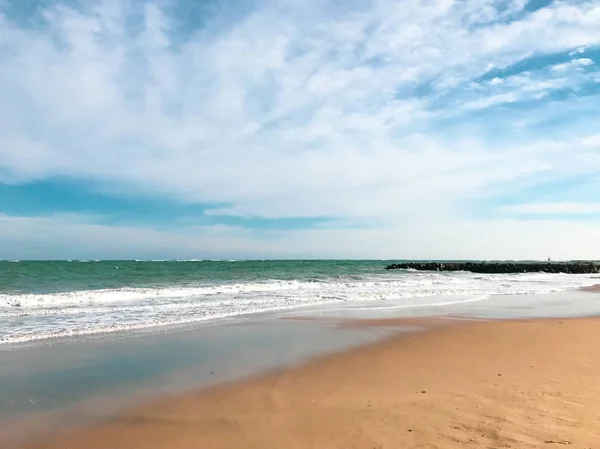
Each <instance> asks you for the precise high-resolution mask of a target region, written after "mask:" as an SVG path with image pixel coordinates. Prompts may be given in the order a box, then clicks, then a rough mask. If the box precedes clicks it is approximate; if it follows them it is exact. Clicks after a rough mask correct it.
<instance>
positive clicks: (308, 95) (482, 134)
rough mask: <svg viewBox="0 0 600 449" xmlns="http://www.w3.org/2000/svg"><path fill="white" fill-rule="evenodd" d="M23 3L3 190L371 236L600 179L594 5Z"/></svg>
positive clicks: (7, 106)
mask: <svg viewBox="0 0 600 449" xmlns="http://www.w3.org/2000/svg"><path fill="white" fill-rule="evenodd" d="M10 5H11V8H9V7H6V6H5V7H2V6H1V4H0V64H1V66H2V70H1V71H0V182H5V183H11V184H27V183H31V182H34V181H39V180H47V179H53V178H67V179H77V180H83V181H89V182H90V183H92V182H93V185H94V186H96V187H95V188H97V189H100V190H102V191H103V192H108V193H110V194H114V195H119V194H121V193H124V192H127V193H128V194H131V193H132V192H133V193H137V194H144V195H157V196H160V197H161V198H169V199H170V200H171V201H173V202H183V203H190V204H204V205H209V206H207V208H206V212H205V213H206V215H209V216H211V217H219V216H223V217H225V216H239V217H256V218H261V219H278V218H288V219H289V218H297V217H303V218H307V217H315V218H326V219H330V220H332V222H335V223H340V224H341V226H343V227H345V226H360V227H365V226H366V227H371V228H372V229H374V230H376V229H386V228H389V226H390V224H391V223H397V222H398V221H399V220H400V221H403V220H406V221H411V222H412V221H419V220H426V219H427V220H440V221H445V220H446V221H449V222H455V221H456V220H459V221H461V222H462V221H463V220H467V219H468V218H469V210H470V209H471V208H472V207H473V206H471V205H472V204H477V205H478V207H480V208H482V209H483V210H484V211H485V210H488V209H489V210H492V209H494V210H498V209H495V208H494V206H493V205H492V204H491V201H492V200H493V199H494V198H496V197H499V196H507V195H508V196H511V199H510V202H512V203H515V204H521V203H522V201H519V198H518V196H519V194H520V193H521V192H523V191H526V190H527V189H531V188H534V187H536V186H538V185H540V184H543V183H548V182H560V181H561V180H564V179H568V178H572V177H575V176H579V177H590V176H594V175H595V174H597V173H598V172H600V156H599V155H600V144H599V143H598V142H597V136H596V137H594V136H595V131H594V123H597V119H598V114H600V111H599V109H598V107H597V106H595V105H597V104H598V102H597V95H598V93H599V92H600V83H598V81H597V80H598V77H599V76H600V68H599V66H598V64H599V63H600V60H599V59H598V51H597V50H598V48H599V47H600V2H598V1H582V2H577V4H569V3H567V2H555V3H552V4H550V6H547V7H544V8H541V9H537V10H535V11H529V10H527V2H525V1H522V0H516V1H508V0H507V1H495V0H474V1H469V2H458V1H451V0H438V1H420V0H408V1H405V2H402V3H401V4H399V3H398V2H393V1H388V0H373V1H369V2H349V3H348V4H344V5H341V4H339V3H337V2H328V1H325V2H308V3H305V4H302V5H301V4H299V3H297V4H296V3H291V4H290V3H289V2H285V1H282V0H281V1H280V0H269V1H266V0H265V1H258V2H252V3H248V4H245V5H244V6H243V7H242V8H240V9H238V10H232V9H230V8H227V7H226V4H225V3H224V2H223V3H219V2H217V3H215V7H214V8H212V9H206V10H202V11H197V10H192V9H191V5H192V3H190V4H189V5H187V4H186V2H172V1H158V0H157V1H155V0H150V1H147V2H144V3H143V7H142V6H140V5H141V4H140V3H139V2H133V1H116V0H105V1H100V2H93V3H87V2H81V3H77V2H76V3H75V4H72V3H70V2H69V3H67V2H60V1H57V2H54V3H52V2H51V3H49V6H44V7H42V9H38V10H36V11H34V12H29V13H28V15H27V16H26V17H25V19H24V18H23V17H18V16H17V15H15V11H17V10H18V5H17V3H14V4H13V3H11V4H10ZM15 5H17V6H15ZM182 5H183V6H182ZM186 5H187V6H189V8H190V11H193V12H192V13H191V14H193V15H192V16H186V9H185V8H186ZM182 8H183V9H182ZM198 24H199V25H198ZM536 58H538V59H539V58H547V60H546V62H545V63H544V64H538V65H537V66H536V65H535V64H533V63H532V62H531V61H535V60H536ZM528 64H529V66H528ZM586 98H591V100H590V101H589V102H586ZM575 118H577V124H576V125H572V126H570V125H569V124H568V123H570V122H569V120H574V119H575ZM595 138H596V140H594V139H595ZM487 200H489V201H490V204H489V205H487V204H486V201H487ZM580 201H582V200H581V199H580V198H578V197H577V194H576V193H575V194H574V195H573V198H570V203H573V204H577V203H579V202H580ZM547 202H548V201H546V203H547ZM515 207H517V208H518V207H519V206H515ZM582 207H583V206H582ZM559 209H560V208H559ZM502 210H503V211H504V212H506V213H508V212H509V211H510V208H507V209H502ZM515 210H516V209H513V210H512V212H515ZM72 212H73V213H77V212H78V211H77V210H74V211H72ZM558 212H559V213H562V212H560V210H558ZM567 212H568V211H567ZM373 232H375V231H373ZM382 232H383V231H382ZM248 238H255V237H251V236H249V237H248ZM424 245H429V243H424ZM317 247H318V246H317ZM317 247H315V248H317Z"/></svg>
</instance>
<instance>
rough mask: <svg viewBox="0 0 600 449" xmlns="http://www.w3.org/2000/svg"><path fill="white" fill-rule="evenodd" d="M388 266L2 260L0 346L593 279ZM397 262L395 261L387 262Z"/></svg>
mask: <svg viewBox="0 0 600 449" xmlns="http://www.w3.org/2000/svg"><path fill="white" fill-rule="evenodd" d="M389 262H390V261H381V260H369V261H351V260H342V261H335V260H286V261H281V260H279V261H273V260H264V261H72V262H69V261H47V262H43V261H39V262H27V261H22V262H17V261H15V262H6V261H5V262H0V344H2V343H18V342H25V341H32V340H40V339H48V338H57V337H65V336H78V335H88V334H97V333H105V332H112V331H120V330H129V329H140V328H153V327H160V326H165V325H172V324H183V323H193V322H202V321H209V320H219V319H221V320H224V319H226V320H231V319H242V318H243V317H244V316H245V315H248V314H256V313H265V312H273V311H283V310H290V309H299V308H303V307H306V306H319V305H324V304H333V303H348V304H352V303H357V304H358V303H361V304H372V305H373V307H375V306H376V304H378V302H380V301H394V302H395V304H397V306H398V307H400V308H402V310H405V313H406V314H407V315H410V314H413V315H414V314H415V313H414V310H416V309H419V308H421V309H422V308H427V307H431V306H432V305H435V306H436V307H442V308H450V307H456V306H457V305H459V304H472V303H473V302H477V301H482V300H485V299H486V298H489V297H490V295H497V294H507V295H515V294H527V293H548V292H553V291H560V290H564V289H568V288H573V287H578V286H581V285H592V284H595V283H598V280H597V279H596V280H594V279H593V278H592V277H590V276H585V275H565V274H544V273H523V274H508V275H507V274H504V275H482V274H475V273H465V272H452V273H450V272H416V271H409V270H393V271H386V270H385V269H384V268H385V266H386V265H387V264H388V263H389ZM394 262H395V261H394Z"/></svg>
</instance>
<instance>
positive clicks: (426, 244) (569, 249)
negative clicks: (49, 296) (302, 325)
mask: <svg viewBox="0 0 600 449" xmlns="http://www.w3.org/2000/svg"><path fill="white" fill-rule="evenodd" d="M0 226H1V227H2V230H3V232H2V233H0V259H27V258H38V259H39V258H41V259H44V258H55V257H57V254H58V255H59V256H60V257H63V258H65V259H74V260H77V259H92V260H93V259H105V258H130V259H163V258H178V259H179V258H190V259H192V258H194V259H202V258H204V259H209V258H224V259H229V258H311V257H315V256H319V257H329V258H374V259H378V258H389V259H399V258H401V259H402V258H403V259H418V258H422V259H453V258H464V259H543V260H545V259H546V258H547V257H551V258H552V259H554V260H560V259H578V258H581V259H594V258H597V257H598V253H599V252H600V222H599V221H590V222H575V223H569V222H567V221H550V220H540V221H531V222H527V221H516V220H497V221H485V220H482V221H471V222H467V221H463V220H458V221H457V220H448V221H445V222H435V221H427V222H418V221H414V222H408V223H404V224H400V225H399V224H396V225H395V226H393V227H389V228H385V229H310V230H293V231H270V232H268V233H267V232H262V231H257V230H248V229H242V228H235V227H225V226H218V227H190V228H185V229H180V230H177V231H157V230H152V229H148V228H143V227H123V226H104V225H97V224H93V223H92V222H89V221H88V219H86V218H85V217H73V216H65V217H60V216H59V217H48V218H18V217H3V216H1V215H0ZM315 248H318V249H319V252H318V253H316V252H315Z"/></svg>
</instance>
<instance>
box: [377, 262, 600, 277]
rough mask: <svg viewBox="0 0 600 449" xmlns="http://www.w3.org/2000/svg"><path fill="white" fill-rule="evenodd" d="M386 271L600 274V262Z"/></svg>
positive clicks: (420, 265) (413, 265) (438, 265)
mask: <svg viewBox="0 0 600 449" xmlns="http://www.w3.org/2000/svg"><path fill="white" fill-rule="evenodd" d="M385 269H386V270H419V271H470V272H473V273H488V274H492V273H567V274H590V273H600V262H598V261H567V262H518V261H514V262H513V261H510V262H509V261H502V262H491V261H490V262H487V261H477V262H475V261H471V262H433V261H431V262H402V263H393V264H391V265H388V266H387V267H385Z"/></svg>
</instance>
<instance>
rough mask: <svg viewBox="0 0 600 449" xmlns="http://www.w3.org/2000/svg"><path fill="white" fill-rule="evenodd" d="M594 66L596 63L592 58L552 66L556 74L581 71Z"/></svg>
mask: <svg viewBox="0 0 600 449" xmlns="http://www.w3.org/2000/svg"><path fill="white" fill-rule="evenodd" d="M592 64H594V61H592V60H591V59H590V58H577V59H572V60H571V61H569V62H565V63H562V64H555V65H553V66H552V70H554V71H555V72H566V71H567V70H569V69H575V70H581V67H587V66H590V65H592Z"/></svg>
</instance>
